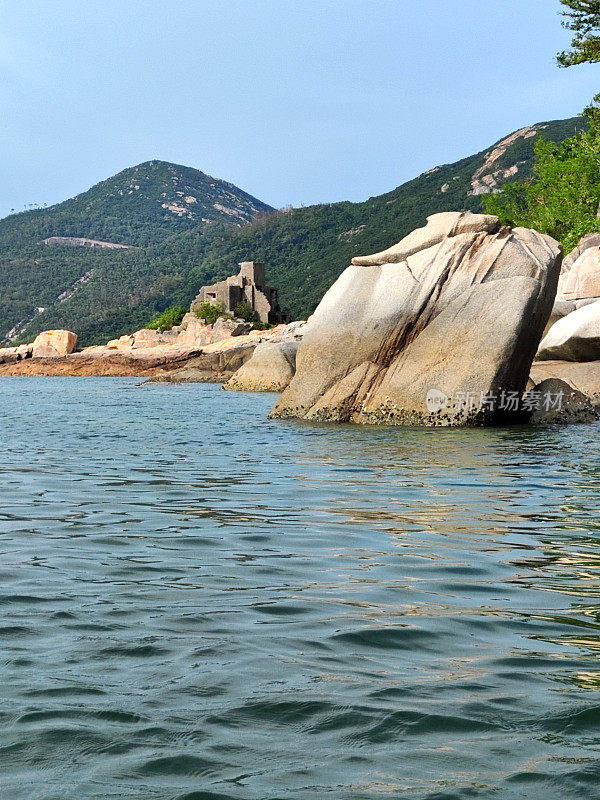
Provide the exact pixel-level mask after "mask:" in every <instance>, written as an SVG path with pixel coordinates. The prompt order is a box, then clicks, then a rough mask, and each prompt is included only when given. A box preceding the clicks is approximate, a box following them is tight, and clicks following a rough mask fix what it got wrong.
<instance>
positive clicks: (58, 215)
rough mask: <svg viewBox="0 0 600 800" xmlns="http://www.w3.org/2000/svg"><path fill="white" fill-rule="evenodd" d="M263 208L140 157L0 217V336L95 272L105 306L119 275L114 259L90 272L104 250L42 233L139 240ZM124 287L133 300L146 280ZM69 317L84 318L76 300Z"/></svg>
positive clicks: (244, 218) (195, 173)
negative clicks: (84, 185) (57, 198)
mask: <svg viewBox="0 0 600 800" xmlns="http://www.w3.org/2000/svg"><path fill="white" fill-rule="evenodd" d="M270 209H271V207H270V206H268V205H266V204H265V203H262V202H261V201H260V200H257V199H256V198H254V197H252V196H251V195H249V194H247V193H246V192H244V191H242V190H241V189H238V188H237V187H236V186H234V185H233V184H231V183H228V182H226V181H222V180H219V179H217V178H212V177H210V176H209V175H205V174H204V173H203V172H200V171H199V170H196V169H192V168H190V167H182V166H178V165H176V164H169V163H166V162H164V161H148V162H146V163H144V164H140V165H138V166H137V167H131V168H130V169H126V170H123V172H120V173H119V174H118V175H115V176H114V177H112V178H109V179H108V180H105V181H102V183H99V184H97V185H96V186H93V187H92V188H91V189H89V190H88V191H87V192H83V193H82V194H80V195H77V197H74V198H73V199H71V200H67V201H65V202H64V203H59V204H58V205H55V206H51V207H50V208H47V209H38V210H35V211H26V212H23V213H21V214H15V215H12V216H10V217H6V218H5V219H2V220H0V341H1V340H2V339H3V338H5V337H6V336H7V335H8V334H9V333H10V332H11V329H12V330H13V335H14V333H20V332H21V331H22V330H24V328H25V327H26V326H27V321H28V320H30V321H33V320H37V317H38V316H39V314H40V313H41V312H38V311H37V310H36V309H39V308H48V309H52V308H54V307H60V305H61V304H62V302H64V301H65V299H66V298H65V293H66V295H67V297H68V296H70V293H71V292H72V291H76V292H79V290H80V289H81V288H82V286H83V285H85V284H86V283H87V282H88V281H92V282H94V281H97V280H98V279H99V278H100V277H101V278H102V280H103V281H105V284H104V286H103V292H104V296H105V302H107V304H108V307H110V306H111V302H112V301H111V299H110V298H111V296H112V293H113V292H112V285H113V284H115V283H119V282H120V280H121V276H120V272H119V267H118V265H119V260H118V259H116V261H115V264H116V268H115V270H114V272H112V273H111V270H110V269H108V272H106V271H105V270H104V269H102V268H100V270H99V273H96V269H97V268H99V267H101V266H104V265H105V264H106V265H108V264H109V263H111V262H110V260H106V261H103V260H102V257H103V256H105V255H107V254H106V253H99V252H97V251H95V250H91V249H90V248H87V247H86V248H81V249H80V248H77V247H72V246H71V247H69V246H57V245H56V244H53V245H46V244H44V239H47V238H49V237H86V238H88V239H95V240H102V241H104V242H112V243H115V244H124V245H130V246H136V247H141V246H148V245H151V244H154V243H157V242H160V241H161V240H163V239H164V238H166V237H168V236H171V235H173V234H175V233H178V232H183V231H186V230H190V229H192V228H193V229H195V230H196V231H197V232H200V233H201V232H202V231H203V230H205V229H206V230H208V229H209V228H210V227H211V226H213V225H215V224H217V223H221V224H224V225H226V226H228V227H237V226H240V225H246V224H247V223H248V222H249V221H250V220H251V219H253V217H254V216H255V215H256V214H258V213H264V212H266V211H269V210H270ZM113 252H115V251H113ZM134 260H135V259H134ZM106 281H108V282H106ZM128 288H129V289H130V290H131V295H130V297H129V299H128V301H127V302H128V303H131V302H133V303H135V302H137V300H139V296H140V293H141V294H142V295H144V292H145V291H146V288H147V287H146V286H145V285H144V284H139V285H136V282H135V281H133V282H128ZM121 299H122V298H121ZM76 305H77V301H75V306H76ZM74 321H75V322H81V323H84V322H85V310H84V309H83V308H82V309H81V313H78V314H76V315H75V318H74ZM19 323H21V325H20V328H19ZM30 324H31V322H30ZM15 326H16V328H17V330H16V331H15V330H14V329H15ZM34 327H35V326H34ZM32 329H33V328H32Z"/></svg>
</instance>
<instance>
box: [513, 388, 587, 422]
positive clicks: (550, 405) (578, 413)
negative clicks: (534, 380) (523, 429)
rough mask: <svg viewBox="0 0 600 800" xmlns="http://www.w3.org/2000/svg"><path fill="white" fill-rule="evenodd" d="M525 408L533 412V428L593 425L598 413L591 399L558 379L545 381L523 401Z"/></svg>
mask: <svg viewBox="0 0 600 800" xmlns="http://www.w3.org/2000/svg"><path fill="white" fill-rule="evenodd" d="M523 406H524V408H525V409H527V408H530V409H531V410H532V413H531V417H530V422H532V423H533V424H534V425H547V424H554V425H572V424H575V423H582V422H596V420H597V419H598V412H597V410H596V407H595V406H594V403H593V402H592V399H591V398H590V397H588V396H587V395H586V394H584V393H583V392H580V391H579V390H578V389H574V388H573V387H572V386H570V385H569V384H568V383H566V381H563V380H561V379H560V378H546V379H545V380H543V381H541V383H538V384H536V385H535V386H534V388H533V389H532V390H531V391H530V392H528V393H527V394H526V395H525V397H524V398H523Z"/></svg>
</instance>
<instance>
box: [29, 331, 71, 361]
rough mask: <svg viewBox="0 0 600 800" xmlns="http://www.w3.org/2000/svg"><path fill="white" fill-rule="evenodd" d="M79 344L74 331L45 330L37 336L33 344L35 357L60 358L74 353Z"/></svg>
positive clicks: (33, 355)
mask: <svg viewBox="0 0 600 800" xmlns="http://www.w3.org/2000/svg"><path fill="white" fill-rule="evenodd" d="M76 346H77V334H76V333H73V331H63V330H57V331H44V332H43V333H40V334H39V335H38V336H36V338H35V341H34V342H33V346H32V353H31V355H32V357H33V358H58V357H60V356H67V355H69V353H72V352H73V351H74V350H75V347H76Z"/></svg>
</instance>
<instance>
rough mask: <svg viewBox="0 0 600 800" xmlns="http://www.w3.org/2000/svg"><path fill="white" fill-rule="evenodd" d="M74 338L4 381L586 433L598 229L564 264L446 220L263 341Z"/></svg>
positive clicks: (541, 248) (526, 236)
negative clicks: (189, 393)
mask: <svg viewBox="0 0 600 800" xmlns="http://www.w3.org/2000/svg"><path fill="white" fill-rule="evenodd" d="M540 340H541V343H540ZM76 343H77V337H76V336H75V334H73V333H71V332H69V331H46V332H44V333H42V334H40V335H39V336H38V337H37V338H36V340H35V342H33V343H32V344H29V345H21V346H19V347H12V348H4V349H3V350H0V374H16V373H20V374H89V375H98V374H111V375H116V374H121V375H151V376H153V378H154V379H158V380H168V381H219V382H221V383H224V388H225V389H228V390H238V391H258V392H279V393H281V395H280V397H279V399H278V400H277V402H276V403H275V406H274V408H273V410H272V411H271V415H270V416H271V417H272V418H285V417H295V418H300V419H306V420H316V421H325V422H353V423H364V424H376V423H384V424H393V425H406V424H408V425H432V426H437V425H490V424H503V423H513V422H517V423H522V422H534V423H547V422H553V423H556V422H562V423H565V422H588V421H591V420H595V419H596V418H597V410H596V409H597V408H598V407H599V406H600V234H590V235H588V236H586V237H584V238H583V239H582V240H581V242H580V243H579V245H578V247H577V248H576V249H575V250H574V251H573V252H572V253H570V254H569V256H568V257H567V258H566V259H565V260H564V261H563V258H562V249H561V247H560V245H559V244H558V242H556V241H555V240H554V239H552V238H550V237H549V236H545V235H543V234H540V233H538V232H537V231H534V230H530V229H527V228H514V229H511V228H509V227H506V226H503V225H502V224H501V223H500V220H499V219H498V218H497V217H494V216H490V215H485V214H472V213H470V212H447V213H442V214H434V215H432V216H430V217H429V218H428V221H427V224H426V225H425V226H424V227H422V228H418V229H417V230H415V231H413V232H412V233H410V234H409V235H408V236H406V237H405V238H404V239H402V240H401V241H400V242H398V243H397V244H395V245H393V246H392V247H390V248H388V249H387V250H384V251H382V252H380V253H375V254H373V255H368V256H360V257H356V258H354V259H352V263H351V264H350V266H349V267H347V269H346V270H345V271H344V272H342V274H341V275H340V277H339V278H338V279H337V281H336V282H335V283H334V284H333V286H331V288H330V289H329V290H328V291H327V293H326V294H325V296H324V297H323V299H322V300H321V303H320V304H319V306H318V307H317V309H316V311H315V312H314V314H313V315H312V316H311V317H310V318H309V320H308V322H294V323H291V324H289V325H279V326H277V327H274V328H271V329H268V330H264V331H263V330H252V325H251V324H249V323H247V322H244V321H243V320H241V319H225V318H220V319H218V320H217V322H216V323H215V324H214V325H209V324H206V323H204V322H203V321H202V320H200V319H199V318H198V316H197V315H196V314H195V313H188V314H186V315H185V317H184V319H183V321H182V323H181V325H178V326H176V327H173V328H171V329H170V330H168V331H164V332H159V331H156V330H149V329H142V330H139V331H136V332H135V333H133V334H130V335H127V336H121V337H120V338H119V339H115V340H113V341H110V342H108V344H106V345H102V346H99V347H88V348H85V349H84V350H81V351H79V352H74V351H75V346H76ZM534 359H535V360H534ZM26 360H27V361H26ZM16 362H23V364H25V362H26V364H25V367H26V368H25V367H23V364H22V365H19V364H17V363H16ZM29 364H31V367H29V366H27V365H29ZM18 367H23V368H21V369H17V368H18ZM11 369H12V370H13V371H12V373H11ZM15 370H16V372H15Z"/></svg>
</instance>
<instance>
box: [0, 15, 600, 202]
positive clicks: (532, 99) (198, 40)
mask: <svg viewBox="0 0 600 800" xmlns="http://www.w3.org/2000/svg"><path fill="white" fill-rule="evenodd" d="M559 12H560V4H559V0H501V2H498V0H427V2H424V0H168V2H167V0H77V1H75V0H2V1H1V13H0V109H1V111H0V216H3V215H5V214H8V213H9V212H10V211H11V209H14V210H16V211H20V210H23V208H24V207H26V206H28V205H29V204H33V203H35V204H40V205H41V204H44V203H47V204H51V203H55V202H59V201H61V200H64V199H66V198H68V197H72V196H74V195H75V194H77V193H78V192H81V191H84V190H85V189H87V188H89V187H90V186H92V185H93V184H95V183H97V182H98V181H100V180H103V179H105V178H107V177H109V176H110V175H113V174H115V173H116V172H119V171H120V170H122V169H124V168H126V167H129V166H133V165H135V164H138V163H140V162H143V161H147V160H150V159H155V158H156V159H162V160H165V161H172V162H175V163H178V164H185V165H187V166H192V167H196V168H197V169H200V170H202V171H204V172H207V173H209V174H211V175H213V176H215V177H218V178H223V179H225V180H229V181H231V182H233V183H235V184H236V185H237V186H240V187H241V188H242V189H245V190H246V191H248V192H250V194H253V195H254V196H256V197H258V198H259V199H261V200H263V201H264V202H266V203H269V204H270V205H273V206H275V207H281V206H285V205H294V206H299V205H301V204H305V205H309V204H312V203H320V202H333V201H338V200H355V201H358V200H364V199H366V198H368V197H370V196H372V195H377V194H380V193H382V192H385V191H389V190H390V189H392V188H394V187H395V186H397V185H399V184H401V183H403V182H404V181H406V180H409V179H410V178H413V177H415V176H416V175H419V174H420V173H422V172H424V171H425V170H427V169H430V168H431V167H433V166H436V165H438V164H443V163H449V162H453V161H456V160H458V159H459V158H462V157H465V156H468V155H471V154H472V153H474V152H478V151H480V150H483V149H485V148H486V147H488V146H489V145H491V144H492V143H493V142H495V141H497V140H498V139H500V138H501V137H503V136H504V135H506V134H508V133H510V132H511V131H513V130H515V129H517V128H520V127H522V126H524V125H528V124H531V123H535V122H540V121H546V120H551V119H560V118H565V117H570V116H575V115H576V114H578V113H579V112H580V111H581V110H582V108H583V107H584V106H585V105H586V104H588V103H589V101H590V100H591V98H592V97H593V96H594V94H596V92H598V91H600V65H584V66H580V67H572V68H569V69H560V68H558V67H557V66H556V62H555V54H556V52H557V51H558V50H560V49H564V48H565V47H567V46H568V43H569V40H570V35H569V32H568V31H566V30H564V28H562V27H561V17H560V13H559Z"/></svg>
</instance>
